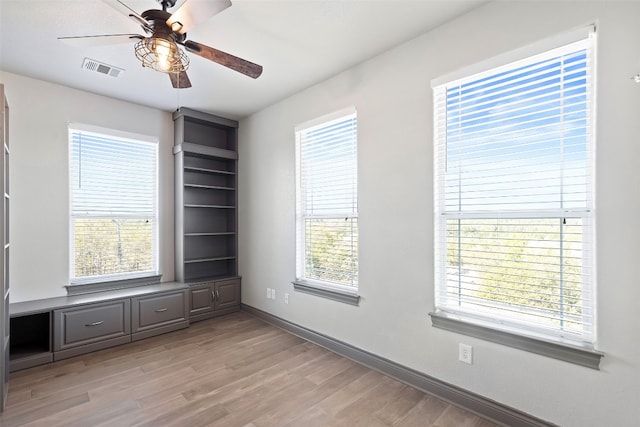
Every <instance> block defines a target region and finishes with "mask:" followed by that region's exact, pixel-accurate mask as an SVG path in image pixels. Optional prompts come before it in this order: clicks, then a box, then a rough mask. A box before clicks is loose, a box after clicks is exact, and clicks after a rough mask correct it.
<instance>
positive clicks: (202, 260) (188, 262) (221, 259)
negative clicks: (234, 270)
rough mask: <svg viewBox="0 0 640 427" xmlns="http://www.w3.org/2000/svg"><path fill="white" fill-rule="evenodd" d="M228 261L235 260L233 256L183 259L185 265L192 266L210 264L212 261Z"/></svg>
mask: <svg viewBox="0 0 640 427" xmlns="http://www.w3.org/2000/svg"><path fill="white" fill-rule="evenodd" d="M230 259H236V257H234V256H222V257H216V258H200V259H185V260H184V263H185V264H193V263H195V262H212V261H227V260H230Z"/></svg>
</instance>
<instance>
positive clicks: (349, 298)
mask: <svg viewBox="0 0 640 427" xmlns="http://www.w3.org/2000/svg"><path fill="white" fill-rule="evenodd" d="M291 283H293V289H294V290H296V291H298V292H303V293H305V294H310V295H315V296H319V297H322V298H327V299H330V300H333V301H338V302H343V303H346V304H351V305H355V306H358V304H359V302H360V295H358V294H357V293H355V292H348V291H343V290H341V289H336V288H330V287H324V286H320V285H316V284H315V283H313V284H312V283H310V282H302V281H299V280H294V281H293V282H291Z"/></svg>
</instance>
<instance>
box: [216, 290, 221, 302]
mask: <svg viewBox="0 0 640 427" xmlns="http://www.w3.org/2000/svg"><path fill="white" fill-rule="evenodd" d="M216 298H218V301H220V292H219V291H218V290H217V289H216Z"/></svg>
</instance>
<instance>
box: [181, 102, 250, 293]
mask: <svg viewBox="0 0 640 427" xmlns="http://www.w3.org/2000/svg"><path fill="white" fill-rule="evenodd" d="M173 119H174V130H175V146H174V149H173V152H174V155H175V165H176V170H175V176H176V279H177V280H179V281H183V282H202V281H205V280H216V279H223V278H232V277H236V276H237V274H238V268H237V258H236V257H237V252H238V251H237V212H236V207H237V200H238V196H237V181H236V167H237V159H238V153H237V129H238V123H237V122H236V121H233V120H228V119H225V118H222V117H218V116H214V115H211V114H206V113H202V112H199V111H195V110H191V109H188V108H181V109H179V110H177V111H176V112H175V113H174V114H173Z"/></svg>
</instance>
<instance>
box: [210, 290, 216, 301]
mask: <svg viewBox="0 0 640 427" xmlns="http://www.w3.org/2000/svg"><path fill="white" fill-rule="evenodd" d="M211 299H212V300H213V301H215V300H216V294H215V292H214V291H211Z"/></svg>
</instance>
